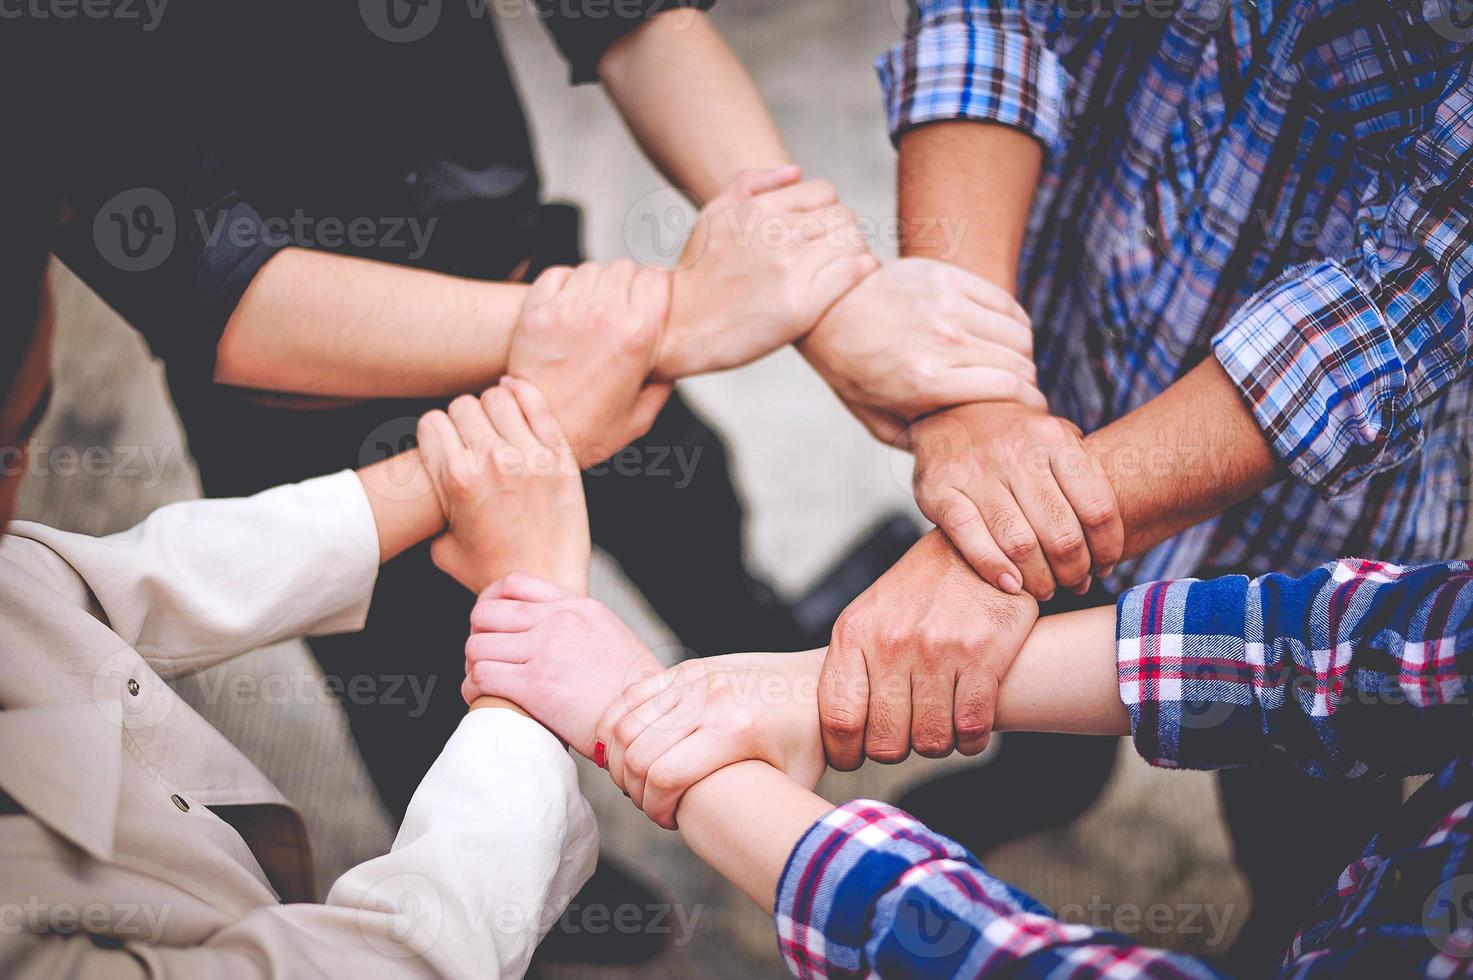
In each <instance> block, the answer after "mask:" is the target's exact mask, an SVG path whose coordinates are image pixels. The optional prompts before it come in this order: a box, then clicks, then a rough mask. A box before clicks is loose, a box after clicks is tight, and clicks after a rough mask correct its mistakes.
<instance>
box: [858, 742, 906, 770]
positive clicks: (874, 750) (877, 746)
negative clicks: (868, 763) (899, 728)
mask: <svg viewBox="0 0 1473 980" xmlns="http://www.w3.org/2000/svg"><path fill="white" fill-rule="evenodd" d="M865 755H867V756H869V757H870V758H871V759H873V760H874V761H876V762H878V763H880V764H881V765H884V766H893V765H896V764H897V763H901V762H904V761H905V760H906V759H907V758H909V757H910V745H909V744H907V743H906V742H903V741H893V740H890V739H876V740H875V741H874V742H873V743H871V744H870V745H869V746H867V747H866V748H865Z"/></svg>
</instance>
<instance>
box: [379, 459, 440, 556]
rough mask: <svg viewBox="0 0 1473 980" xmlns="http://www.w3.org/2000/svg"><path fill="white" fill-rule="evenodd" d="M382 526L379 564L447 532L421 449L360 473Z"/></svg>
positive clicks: (384, 461)
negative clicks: (420, 452) (444, 531)
mask: <svg viewBox="0 0 1473 980" xmlns="http://www.w3.org/2000/svg"><path fill="white" fill-rule="evenodd" d="M358 479H359V481H360V482H361V483H362V484H363V492H364V493H365V494H366V495H367V497H368V506H369V508H370V509H371V510H372V511H373V521H374V524H375V525H376V526H377V527H378V543H379V563H380V564H382V563H383V562H386V561H388V560H389V559H391V558H393V557H395V556H396V555H399V554H401V553H402V552H404V551H407V550H408V549H410V548H412V547H414V546H415V545H417V544H419V543H420V542H421V541H424V540H426V539H428V538H432V537H434V536H435V535H437V534H439V533H440V532H441V531H443V530H444V529H445V513H444V511H443V510H442V509H441V507H440V500H439V498H438V497H437V496H436V495H435V488H434V486H433V485H432V484H431V483H430V477H429V473H427V472H426V471H425V467H424V462H423V460H422V459H421V458H420V455H419V450H418V449H411V450H409V451H408V452H405V453H400V454H399V455H398V456H391V457H390V458H388V459H385V460H382V461H380V462H377V463H374V464H372V465H370V466H365V467H363V468H362V469H360V470H359V471H358Z"/></svg>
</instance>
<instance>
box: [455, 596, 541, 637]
mask: <svg viewBox="0 0 1473 980" xmlns="http://www.w3.org/2000/svg"><path fill="white" fill-rule="evenodd" d="M541 612H542V607H540V606H535V605H532V604H530V603H526V602H520V601H518V600H516V599H480V600H478V601H477V602H476V605H475V608H473V609H472V610H471V632H473V633H525V632H526V631H527V630H529V629H531V628H532V627H533V626H534V625H536V623H537V621H538V619H540V618H541V617H540V615H539V614H540V613H541Z"/></svg>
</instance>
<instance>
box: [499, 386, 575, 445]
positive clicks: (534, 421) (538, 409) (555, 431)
mask: <svg viewBox="0 0 1473 980" xmlns="http://www.w3.org/2000/svg"><path fill="white" fill-rule="evenodd" d="M502 384H503V385H504V386H505V387H506V388H507V390H509V391H510V392H511V393H512V397H514V398H515V399H516V400H517V406H518V407H519V408H521V410H522V415H523V416H524V417H525V418H526V420H527V424H528V425H529V426H530V427H531V429H532V435H533V437H535V438H536V440H537V441H538V442H540V443H541V444H542V445H544V446H546V447H547V448H549V449H555V450H558V451H559V452H564V451H566V450H567V448H568V439H567V437H566V436H564V435H563V429H562V426H560V425H558V424H557V416H556V415H554V414H553V411H552V406H551V405H549V404H547V397H546V396H545V395H543V394H542V391H541V389H539V388H538V387H537V386H536V385H534V384H533V383H532V382H530V381H525V380H523V379H521V378H506V379H505V380H504V381H503V382H502Z"/></svg>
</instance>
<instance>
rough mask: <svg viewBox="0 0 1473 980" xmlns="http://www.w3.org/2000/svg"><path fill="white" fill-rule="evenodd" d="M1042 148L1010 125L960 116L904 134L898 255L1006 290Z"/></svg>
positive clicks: (1013, 279)
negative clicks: (944, 265) (948, 266)
mask: <svg viewBox="0 0 1473 980" xmlns="http://www.w3.org/2000/svg"><path fill="white" fill-rule="evenodd" d="M1042 161H1043V150H1042V148H1041V147H1040V146H1039V144H1038V141H1037V140H1035V139H1034V138H1033V137H1032V136H1029V135H1028V134H1026V133H1023V132H1021V131H1019V130H1017V129H1014V128H1012V127H1009V126H1002V125H998V124H995V123H986V122H973V121H969V120H958V121H953V122H939V123H932V124H930V125H926V126H921V127H919V128H917V129H913V130H911V131H910V132H908V133H906V134H905V135H904V136H902V137H901V140H900V167H899V202H900V204H899V206H900V222H901V230H902V239H901V254H902V255H908V256H909V255H914V256H919V257H921V258H932V259H939V260H941V261H943V262H950V263H952V264H954V265H958V266H961V267H962V268H964V269H966V270H967V271H968V272H972V273H975V274H976V275H979V276H981V277H982V278H984V279H987V280H989V281H991V282H994V283H997V284H998V285H999V286H1002V287H1003V288H1004V289H1006V290H1008V291H1009V292H1013V291H1014V289H1015V283H1016V282H1017V278H1018V256H1019V254H1020V253H1021V252H1022V249H1023V236H1024V234H1025V232H1026V231H1027V227H1028V212H1029V209H1030V208H1031V206H1032V203H1033V192H1034V189H1035V188H1036V187H1037V186H1038V176H1039V170H1040V167H1041V166H1042Z"/></svg>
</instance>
